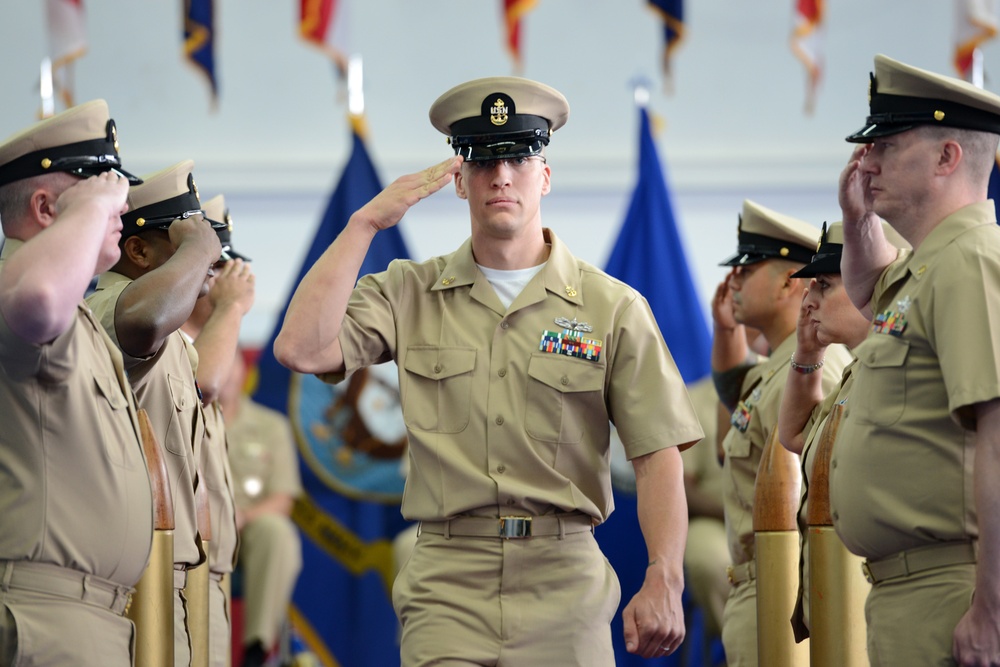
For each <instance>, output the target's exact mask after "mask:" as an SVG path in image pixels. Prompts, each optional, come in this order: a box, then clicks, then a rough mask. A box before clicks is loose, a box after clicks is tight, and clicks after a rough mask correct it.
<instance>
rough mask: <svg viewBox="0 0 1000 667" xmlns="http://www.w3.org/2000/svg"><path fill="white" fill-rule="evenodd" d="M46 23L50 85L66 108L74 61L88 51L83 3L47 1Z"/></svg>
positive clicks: (78, 0)
mask: <svg viewBox="0 0 1000 667" xmlns="http://www.w3.org/2000/svg"><path fill="white" fill-rule="evenodd" d="M45 20H46V23H47V27H48V33H49V58H50V60H51V61H52V86H53V89H54V92H55V94H57V95H58V96H59V99H61V100H62V101H63V104H65V105H66V107H67V108H68V107H71V106H73V62H74V61H75V60H76V59H77V58H79V57H80V56H82V55H83V54H84V53H86V52H87V30H86V24H85V22H84V13H83V0H46V2H45Z"/></svg>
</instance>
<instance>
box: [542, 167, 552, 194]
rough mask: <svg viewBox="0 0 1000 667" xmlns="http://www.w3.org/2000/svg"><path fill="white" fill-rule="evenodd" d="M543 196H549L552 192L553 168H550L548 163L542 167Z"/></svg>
mask: <svg viewBox="0 0 1000 667" xmlns="http://www.w3.org/2000/svg"><path fill="white" fill-rule="evenodd" d="M542 178H543V179H544V180H543V181H542V196H543V197H544V196H545V195H547V194H549V192H550V191H551V190H552V168H551V167H549V164H548V162H546V163H545V164H543V165H542Z"/></svg>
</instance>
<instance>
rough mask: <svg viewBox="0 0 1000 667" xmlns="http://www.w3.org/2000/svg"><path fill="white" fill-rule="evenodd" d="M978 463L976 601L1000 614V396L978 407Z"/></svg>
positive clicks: (991, 611) (984, 607) (992, 616)
mask: <svg viewBox="0 0 1000 667" xmlns="http://www.w3.org/2000/svg"><path fill="white" fill-rule="evenodd" d="M976 413H977V429H976V465H975V469H974V472H973V476H974V489H975V498H976V514H977V516H978V522H979V560H978V565H977V566H976V595H975V598H974V603H975V604H977V605H979V606H980V608H982V609H983V610H985V611H988V612H989V618H994V619H995V618H996V617H997V615H998V614H1000V491H998V489H997V484H996V480H997V479H1000V399H995V400H993V401H990V402H989V403H986V404H982V405H980V406H977V411H976Z"/></svg>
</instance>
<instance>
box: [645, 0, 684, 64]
mask: <svg viewBox="0 0 1000 667" xmlns="http://www.w3.org/2000/svg"><path fill="white" fill-rule="evenodd" d="M648 1H649V7H650V8H651V9H652V10H653V11H654V12H655V13H656V14H657V15H658V16H659V17H660V20H661V21H663V57H662V62H661V67H662V69H663V73H664V75H665V76H666V77H668V78H669V77H670V75H671V69H672V68H671V62H670V61H671V58H672V57H673V54H674V51H676V50H677V47H678V46H679V45H680V43H681V40H682V39H683V38H684V0H648Z"/></svg>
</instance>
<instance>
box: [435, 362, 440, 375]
mask: <svg viewBox="0 0 1000 667" xmlns="http://www.w3.org/2000/svg"><path fill="white" fill-rule="evenodd" d="M434 372H435V373H440V372H441V364H434Z"/></svg>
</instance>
